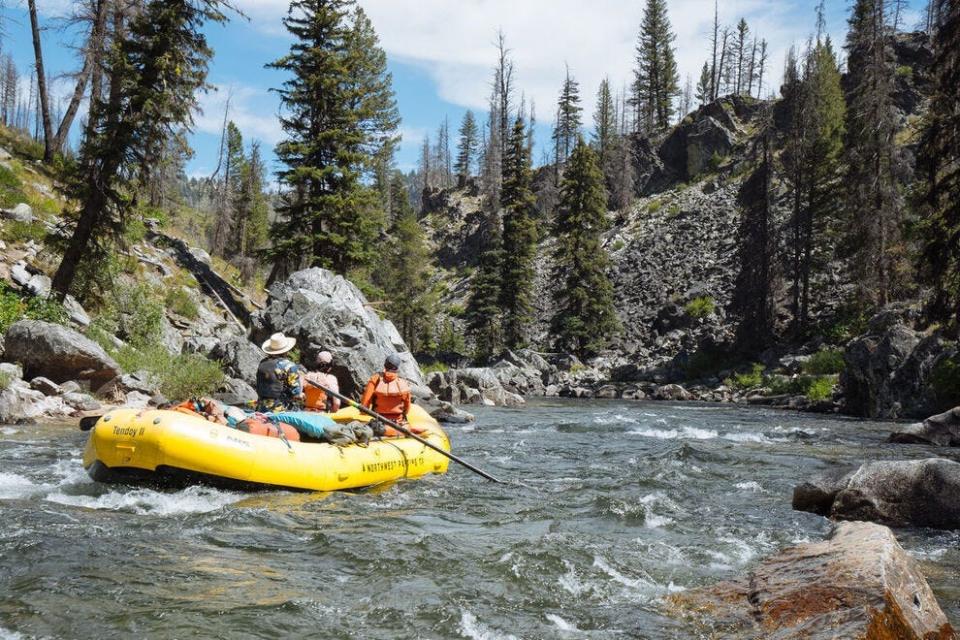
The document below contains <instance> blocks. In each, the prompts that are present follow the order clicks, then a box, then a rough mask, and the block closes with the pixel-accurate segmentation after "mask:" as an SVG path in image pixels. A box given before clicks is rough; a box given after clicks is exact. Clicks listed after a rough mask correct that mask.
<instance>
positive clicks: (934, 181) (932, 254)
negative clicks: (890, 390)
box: [918, 0, 960, 330]
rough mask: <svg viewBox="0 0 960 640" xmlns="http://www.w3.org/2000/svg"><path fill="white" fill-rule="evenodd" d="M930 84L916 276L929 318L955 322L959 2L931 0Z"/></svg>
mask: <svg viewBox="0 0 960 640" xmlns="http://www.w3.org/2000/svg"><path fill="white" fill-rule="evenodd" d="M931 4H932V5H933V6H932V8H931V10H930V11H929V13H930V14H931V15H932V16H934V19H935V21H933V22H932V25H931V28H932V29H933V30H934V34H935V35H934V65H933V69H934V70H935V71H934V74H935V87H934V92H933V96H932V97H931V99H930V108H929V111H928V113H927V122H926V125H925V129H924V133H923V137H922V139H921V143H920V157H919V162H918V164H919V169H920V173H921V179H922V181H923V182H922V194H923V195H922V204H921V211H922V213H923V219H924V223H923V224H922V225H921V227H920V241H921V244H922V251H921V254H920V276H921V280H922V281H923V282H925V283H926V284H928V285H929V286H931V287H932V289H933V292H934V295H933V299H932V300H931V304H930V306H929V309H928V312H929V315H930V316H931V318H932V319H933V320H939V321H951V322H952V323H953V326H954V330H956V328H957V327H960V112H958V110H957V105H958V104H960V4H958V3H957V2H953V1H951V0H932V3H931Z"/></svg>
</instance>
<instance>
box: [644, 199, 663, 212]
mask: <svg viewBox="0 0 960 640" xmlns="http://www.w3.org/2000/svg"><path fill="white" fill-rule="evenodd" d="M662 207H663V202H661V201H660V200H654V201H653V202H651V203H650V204H648V205H647V213H656V212H657V211H660V209H661V208H662Z"/></svg>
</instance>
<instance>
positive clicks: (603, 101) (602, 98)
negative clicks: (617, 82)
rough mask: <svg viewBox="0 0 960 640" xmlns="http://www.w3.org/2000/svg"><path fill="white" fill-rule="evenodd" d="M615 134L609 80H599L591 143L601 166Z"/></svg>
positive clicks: (606, 157) (614, 111) (615, 117)
mask: <svg viewBox="0 0 960 640" xmlns="http://www.w3.org/2000/svg"><path fill="white" fill-rule="evenodd" d="M616 134H617V109H616V106H615V105H614V103H613V95H612V94H611V93H610V80H609V79H608V78H604V79H603V80H601V81H600V88H599V89H598V90H597V108H596V109H595V110H594V112H593V144H594V147H595V148H596V150H597V153H598V155H599V156H600V164H601V166H605V163H606V161H607V159H608V158H609V153H610V145H611V143H612V142H613V138H614V136H616Z"/></svg>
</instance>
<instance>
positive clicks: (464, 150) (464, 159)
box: [456, 111, 479, 187]
mask: <svg viewBox="0 0 960 640" xmlns="http://www.w3.org/2000/svg"><path fill="white" fill-rule="evenodd" d="M478 145H479V140H478V139H477V121H476V120H475V119H474V117H473V112H472V111H467V113H466V114H465V115H464V116H463V122H462V123H461V124H460V142H459V143H458V144H457V166H456V172H457V183H458V184H459V186H461V187H462V186H463V185H464V184H466V181H467V178H469V177H470V176H471V175H473V174H472V170H473V166H474V160H475V158H476V155H477V150H478V149H477V147H478Z"/></svg>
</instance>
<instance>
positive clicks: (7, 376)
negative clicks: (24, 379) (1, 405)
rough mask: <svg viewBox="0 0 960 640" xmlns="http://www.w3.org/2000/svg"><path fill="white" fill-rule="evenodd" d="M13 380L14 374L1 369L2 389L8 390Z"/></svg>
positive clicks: (0, 381)
mask: <svg viewBox="0 0 960 640" xmlns="http://www.w3.org/2000/svg"><path fill="white" fill-rule="evenodd" d="M11 382H13V374H11V373H9V372H7V371H0V391H6V390H7V389H9V388H10V383H11Z"/></svg>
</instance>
